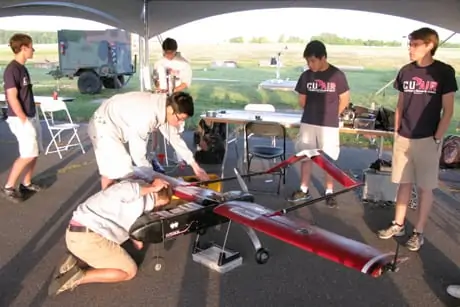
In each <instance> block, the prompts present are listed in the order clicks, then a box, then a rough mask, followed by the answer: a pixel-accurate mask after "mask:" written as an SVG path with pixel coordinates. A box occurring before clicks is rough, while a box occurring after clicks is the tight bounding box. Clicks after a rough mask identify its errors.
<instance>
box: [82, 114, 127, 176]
mask: <svg viewBox="0 0 460 307" xmlns="http://www.w3.org/2000/svg"><path fill="white" fill-rule="evenodd" d="M88 136H89V138H90V139H91V143H92V144H93V148H94V155H95V156H96V162H97V166H98V168H99V174H100V175H101V176H104V177H107V178H109V179H120V178H124V177H126V176H128V175H129V174H132V172H133V162H132V158H131V155H130V154H129V153H128V151H127V150H126V148H125V145H124V144H123V142H122V141H121V140H120V139H119V138H118V137H117V136H116V135H115V133H114V132H113V130H111V129H110V128H109V127H108V126H107V125H105V124H102V123H98V122H97V121H96V120H94V119H93V118H91V120H90V122H89V124H88Z"/></svg>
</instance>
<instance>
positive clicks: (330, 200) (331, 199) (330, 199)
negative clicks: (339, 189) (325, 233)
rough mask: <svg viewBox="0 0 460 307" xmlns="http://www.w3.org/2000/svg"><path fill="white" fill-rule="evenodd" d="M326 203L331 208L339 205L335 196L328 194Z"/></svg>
mask: <svg viewBox="0 0 460 307" xmlns="http://www.w3.org/2000/svg"><path fill="white" fill-rule="evenodd" d="M326 205H327V206H328V207H329V208H336V207H337V200H336V199H335V197H334V196H329V197H327V195H326Z"/></svg>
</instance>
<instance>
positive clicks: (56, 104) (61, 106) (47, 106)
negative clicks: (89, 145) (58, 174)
mask: <svg viewBox="0 0 460 307" xmlns="http://www.w3.org/2000/svg"><path fill="white" fill-rule="evenodd" d="M40 109H41V111H42V114H43V118H44V119H45V122H46V126H47V127H48V131H49V132H50V134H51V141H50V143H49V144H48V146H47V147H46V151H45V155H47V154H49V153H56V152H57V153H58V155H59V157H60V158H61V159H62V154H61V151H62V150H68V149H69V148H70V147H75V146H80V149H81V151H82V153H85V149H84V148H83V144H82V143H81V141H80V137H79V136H78V128H79V127H80V125H79V124H75V123H74V122H73V121H72V117H71V116H70V113H69V110H68V109H67V105H66V104H65V102H64V101H62V100H60V99H58V100H50V101H42V102H40ZM59 111H64V112H65V114H66V115H67V120H68V122H65V123H55V122H54V116H53V113H55V112H59ZM47 113H48V114H49V116H50V118H48V116H47ZM69 130H71V131H73V134H72V136H71V137H70V139H69V141H68V142H67V144H66V145H64V146H59V144H58V142H57V141H56V139H58V141H59V142H60V140H61V134H62V133H63V132H64V131H69ZM74 139H76V141H77V142H75V143H72V141H73V140H74ZM53 144H54V146H55V148H56V150H53V151H50V148H51V145H53Z"/></svg>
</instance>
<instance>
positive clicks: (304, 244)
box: [214, 201, 393, 277]
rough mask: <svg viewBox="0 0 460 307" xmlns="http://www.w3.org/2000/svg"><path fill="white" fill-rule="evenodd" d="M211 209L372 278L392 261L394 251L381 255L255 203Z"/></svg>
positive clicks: (239, 202)
mask: <svg viewBox="0 0 460 307" xmlns="http://www.w3.org/2000/svg"><path fill="white" fill-rule="evenodd" d="M214 212H215V213H216V214H219V215H221V216H224V217H227V218H229V219H230V220H232V221H234V222H237V223H240V224H243V225H246V226H248V227H251V228H253V229H254V230H257V231H260V232H262V233H265V234H267V235H269V236H271V237H274V238H276V239H278V240H281V241H284V242H286V243H288V244H291V245H294V246H296V247H298V248H301V249H303V250H306V251H308V252H312V253H314V254H316V255H318V256H320V257H323V258H326V259H329V260H331V261H334V262H336V263H339V264H342V265H344V266H346V267H349V268H352V269H355V270H358V271H360V272H362V273H364V274H368V275H371V276H373V277H378V276H380V275H381V274H382V273H383V272H384V270H385V268H386V267H387V266H388V265H390V264H391V262H392V260H393V253H388V254H382V253H381V252H380V251H378V250H377V249H375V248H373V247H371V246H368V245H366V244H363V243H360V242H357V241H354V240H351V239H349V238H346V237H343V236H340V235H338V234H335V233H332V232H329V231H327V230H324V229H321V228H319V227H316V226H313V225H310V224H308V223H306V222H305V221H303V220H300V219H296V218H293V217H287V216H285V215H280V214H279V213H278V212H275V211H272V210H270V209H268V208H265V207H263V206H260V205H258V204H254V203H248V202H241V201H231V202H227V203H224V204H221V205H219V206H217V207H216V208H214Z"/></svg>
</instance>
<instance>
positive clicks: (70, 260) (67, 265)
mask: <svg viewBox="0 0 460 307" xmlns="http://www.w3.org/2000/svg"><path fill="white" fill-rule="evenodd" d="M76 265H77V258H76V257H75V256H74V255H72V254H70V253H68V254H67V255H66V256H65V258H64V261H62V262H61V265H60V266H59V267H58V269H57V270H56V273H55V274H54V277H55V278H58V277H59V276H61V275H64V274H65V273H67V272H68V271H70V270H71V269H73V267H74V266H76Z"/></svg>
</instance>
